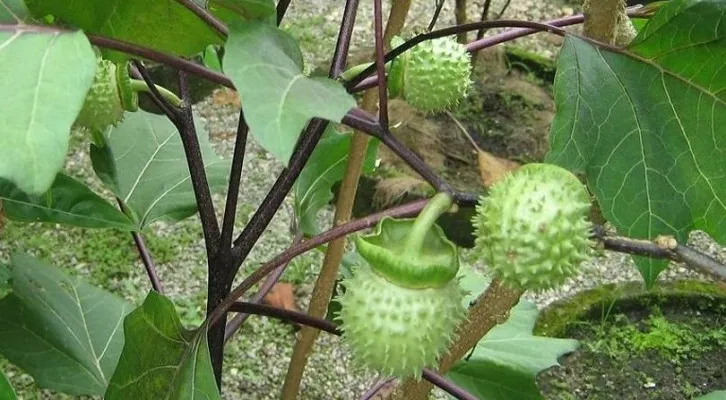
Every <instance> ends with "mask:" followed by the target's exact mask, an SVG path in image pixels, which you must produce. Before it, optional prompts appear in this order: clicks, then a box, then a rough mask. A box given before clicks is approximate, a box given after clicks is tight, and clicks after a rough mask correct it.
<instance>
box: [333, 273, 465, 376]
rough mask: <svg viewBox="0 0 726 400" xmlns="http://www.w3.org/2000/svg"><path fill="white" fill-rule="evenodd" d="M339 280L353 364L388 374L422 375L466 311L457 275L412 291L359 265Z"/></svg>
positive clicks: (345, 332) (445, 345)
mask: <svg viewBox="0 0 726 400" xmlns="http://www.w3.org/2000/svg"><path fill="white" fill-rule="evenodd" d="M342 284H343V285H344V287H345V293H344V294H343V295H342V296H340V297H339V299H338V301H339V302H340V304H341V310H340V313H339V318H340V319H341V320H342V324H341V328H342V330H343V332H344V333H343V338H344V340H345V341H346V342H347V343H348V345H349V346H350V348H351V350H352V352H353V354H354V356H355V358H354V360H355V361H356V362H358V363H360V364H361V365H364V366H366V367H369V368H373V369H375V370H377V371H379V372H380V373H382V374H385V375H387V376H396V377H399V378H406V377H412V378H414V379H420V377H421V370H422V369H423V368H424V367H430V366H434V365H436V362H437V360H438V359H439V357H440V356H441V355H442V354H443V353H444V352H445V351H446V349H447V347H448V345H449V343H450V342H451V340H452V339H453V338H454V332H455V329H456V326H457V324H458V323H459V322H460V321H461V319H462V318H463V317H464V315H465V313H464V308H463V307H462V299H463V296H464V293H463V292H462V290H461V289H460V288H459V284H458V280H457V279H454V280H451V281H450V282H449V283H447V284H446V285H444V286H441V287H436V288H426V289H412V288H406V287H403V286H399V285H396V284H394V283H392V282H390V281H389V280H387V279H386V278H384V277H383V276H381V275H379V274H377V273H376V272H374V271H373V270H372V269H371V268H370V267H368V266H361V267H359V268H357V269H356V271H355V273H354V274H353V276H352V277H351V278H349V279H346V280H345V281H344V282H343V283H342Z"/></svg>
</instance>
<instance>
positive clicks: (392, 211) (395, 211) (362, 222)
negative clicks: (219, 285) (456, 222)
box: [208, 199, 428, 327]
mask: <svg viewBox="0 0 726 400" xmlns="http://www.w3.org/2000/svg"><path fill="white" fill-rule="evenodd" d="M427 203H428V199H421V200H417V201H414V202H411V203H407V204H404V205H401V206H398V207H392V208H389V209H388V210H385V211H382V212H379V213H376V214H371V215H369V216H367V217H364V218H360V219H357V220H354V221H350V222H347V223H345V224H342V225H338V226H336V227H335V228H333V229H330V230H328V231H325V232H323V233H321V234H319V235H317V236H313V237H312V238H310V239H307V240H305V241H303V242H301V243H300V244H298V245H296V246H293V247H291V248H289V249H287V250H285V251H284V252H282V253H280V254H278V255H277V256H276V257H275V258H273V259H272V260H270V261H268V262H267V263H265V264H264V265H262V266H261V267H260V268H258V269H257V270H256V271H255V272H253V273H252V274H250V275H249V276H248V277H247V278H245V279H244V280H243V281H242V283H240V284H239V285H238V286H237V287H236V288H235V289H234V290H233V291H232V292H231V293H230V295H229V296H227V298H226V299H225V300H224V301H223V302H222V303H221V304H220V305H219V307H217V308H216V309H215V310H214V312H213V313H212V314H211V315H209V317H208V319H209V321H210V323H209V326H210V327H211V326H214V325H215V324H216V323H217V321H218V320H219V319H220V318H221V317H222V316H223V315H224V314H225V313H226V312H227V309H228V308H229V307H230V305H231V304H232V303H234V302H235V301H236V300H237V299H238V298H240V297H242V296H244V294H245V293H246V292H247V290H249V289H250V288H251V287H252V286H254V285H255V284H256V283H257V282H259V281H260V280H262V279H263V278H264V277H265V276H267V275H268V274H269V273H271V272H272V271H273V270H274V269H275V268H277V267H279V266H280V265H282V264H284V263H287V262H289V261H290V260H292V259H293V258H295V257H297V256H298V255H300V254H302V253H304V252H306V251H309V250H312V249H314V248H316V247H318V246H320V245H322V244H325V243H327V242H329V241H331V240H333V239H337V238H339V237H342V236H345V235H348V234H351V233H353V232H357V231H360V230H363V229H366V228H370V227H371V226H373V225H375V224H376V223H378V221H380V220H381V218H383V217H386V216H389V217H392V218H404V217H411V216H414V215H417V214H418V213H419V212H420V211H421V210H422V209H423V208H424V206H426V204H427Z"/></svg>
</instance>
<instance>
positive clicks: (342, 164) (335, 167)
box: [293, 128, 378, 236]
mask: <svg viewBox="0 0 726 400" xmlns="http://www.w3.org/2000/svg"><path fill="white" fill-rule="evenodd" d="M350 141H351V135H349V134H340V133H338V132H337V131H335V129H333V128H328V130H327V131H326V132H325V134H324V136H323V138H322V139H321V140H320V142H319V143H318V145H317V147H316V148H315V151H313V154H312V155H311V156H310V159H309V160H308V163H307V164H306V165H305V168H304V169H303V170H302V172H301V173H300V176H299V177H298V179H297V181H296V182H295V186H294V188H293V193H294V196H295V214H296V216H297V218H298V221H299V222H298V227H299V229H300V231H301V232H303V233H304V234H305V235H310V236H312V235H317V234H318V233H320V227H319V226H318V221H317V219H318V212H319V211H320V209H322V208H323V207H325V205H327V204H328V203H329V202H330V199H332V198H333V194H332V193H331V191H330V189H331V188H332V187H333V185H334V184H335V183H336V182H338V181H340V180H341V179H343V175H344V174H345V168H346V165H347V163H348V150H349V149H350ZM377 150H378V141H377V140H374V141H370V142H369V144H368V152H367V153H366V159H365V163H364V165H363V171H364V172H365V173H368V172H371V171H373V169H374V167H375V163H376V152H377Z"/></svg>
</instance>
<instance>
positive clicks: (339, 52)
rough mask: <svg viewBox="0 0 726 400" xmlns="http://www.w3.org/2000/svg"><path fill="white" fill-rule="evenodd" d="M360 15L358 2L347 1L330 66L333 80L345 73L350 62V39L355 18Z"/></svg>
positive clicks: (356, 0)
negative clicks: (346, 65)
mask: <svg viewBox="0 0 726 400" xmlns="http://www.w3.org/2000/svg"><path fill="white" fill-rule="evenodd" d="M357 14H358V0H346V2H345V9H344V10H343V20H342V21H341V22H340V31H339V32H338V41H337V43H336V44H335V56H334V57H333V63H332V64H331V66H330V74H329V76H330V77H331V78H337V77H338V76H340V74H342V73H343V69H344V68H345V64H346V63H347V61H348V49H349V48H350V38H351V37H352V35H353V27H354V25H355V17H356V15H357Z"/></svg>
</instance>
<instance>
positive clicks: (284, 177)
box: [227, 119, 328, 281]
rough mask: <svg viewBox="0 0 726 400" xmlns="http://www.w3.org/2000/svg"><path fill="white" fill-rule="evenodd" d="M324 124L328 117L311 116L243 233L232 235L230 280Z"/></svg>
mask: <svg viewBox="0 0 726 400" xmlns="http://www.w3.org/2000/svg"><path fill="white" fill-rule="evenodd" d="M327 126H328V121H323V120H319V119H313V120H312V121H311V122H310V124H308V128H307V129H306V131H305V132H304V133H303V135H302V139H301V140H300V143H298V147H297V148H296V149H295V151H294V152H293V154H292V157H291V158H290V163H289V165H288V167H287V168H285V169H284V170H283V171H282V173H281V174H280V176H279V177H278V178H277V180H276V181H275V183H274V184H273V185H272V188H271V189H270V191H269V192H268V193H267V196H266V197H265V199H264V200H263V201H262V205H261V206H260V207H259V208H258V209H257V211H256V212H255V214H254V215H253V216H252V219H250V222H249V223H248V224H247V225H246V226H245V228H244V230H243V231H242V233H241V234H240V235H239V236H237V239H235V241H234V247H233V248H232V254H231V260H232V263H231V265H230V267H231V268H230V269H229V271H227V274H228V275H227V279H228V280H229V281H231V280H233V279H234V277H235V275H237V271H238V270H239V268H240V266H242V263H243V262H244V260H245V259H246V258H247V255H249V253H250V251H251V250H252V247H253V246H254V245H255V243H257V240H259V238H260V236H262V233H263V232H264V231H265V229H267V225H268V224H269V223H270V221H271V220H272V217H274V216H275V214H276V213H277V209H278V208H279V207H280V205H281V204H282V202H283V201H284V200H285V197H287V194H288V193H289V192H290V189H291V188H292V186H293V184H294V183H295V180H296V179H297V177H298V176H299V175H300V173H301V172H302V170H303V168H304V167H305V164H306V163H307V161H308V159H309V158H310V156H311V155H312V153H313V150H315V146H316V145H317V144H318V141H319V140H320V138H321V137H322V136H323V132H324V131H325V128H326V127H327Z"/></svg>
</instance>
